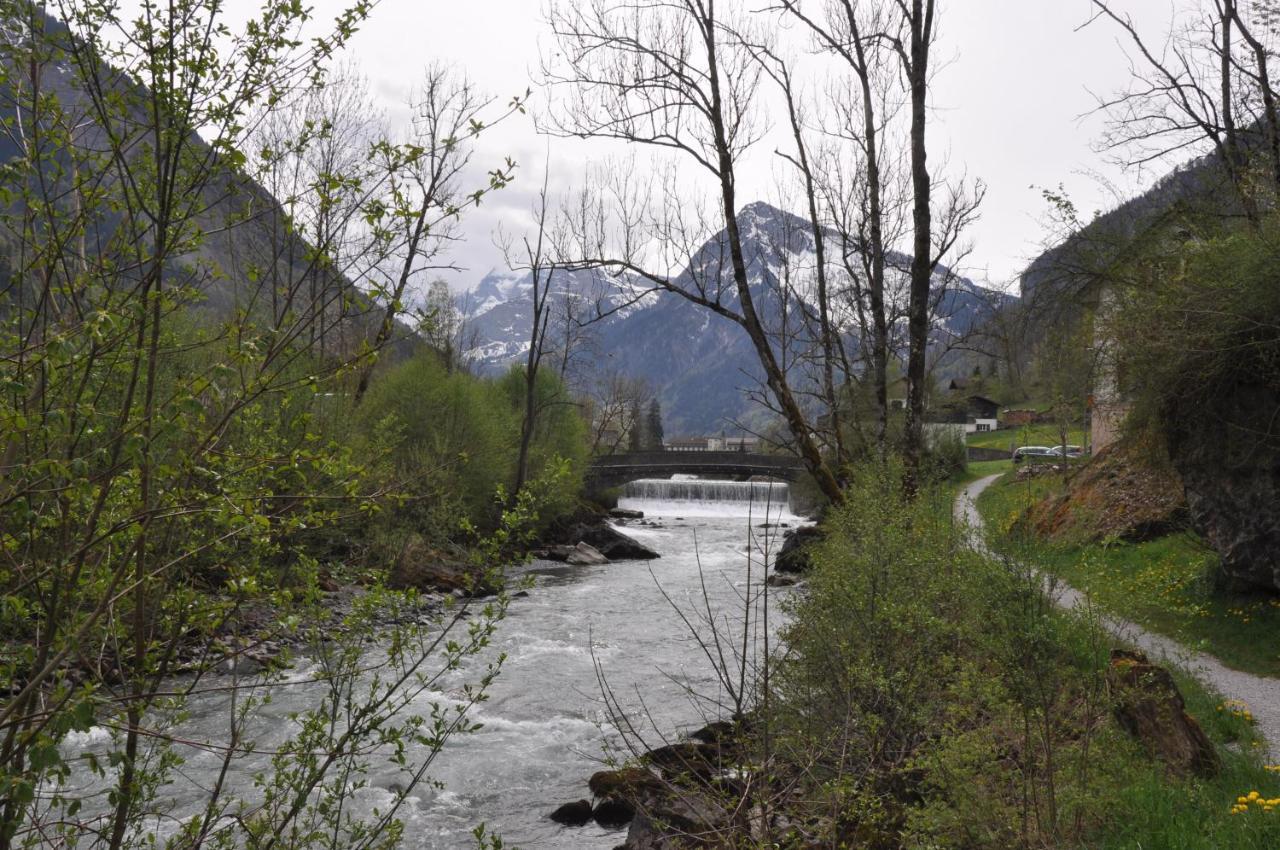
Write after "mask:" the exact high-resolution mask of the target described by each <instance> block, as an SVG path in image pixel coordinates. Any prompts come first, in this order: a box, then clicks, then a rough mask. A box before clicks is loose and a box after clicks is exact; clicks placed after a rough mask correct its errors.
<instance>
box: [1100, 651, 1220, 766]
mask: <svg viewBox="0 0 1280 850" xmlns="http://www.w3.org/2000/svg"><path fill="white" fill-rule="evenodd" d="M1107 688H1108V690H1109V691H1110V694H1111V699H1112V703H1113V705H1114V707H1115V715H1116V720H1117V721H1119V723H1120V725H1121V727H1123V728H1124V729H1125V731H1127V732H1128V733H1129V734H1130V735H1132V736H1133V737H1134V738H1136V739H1137V740H1139V741H1140V742H1142V744H1143V746H1145V747H1146V748H1147V751H1148V752H1149V753H1151V755H1153V756H1154V757H1156V758H1158V759H1160V760H1161V761H1163V762H1164V763H1165V765H1166V766H1167V767H1168V769H1169V772H1170V773H1172V774H1176V775H1179V776H1186V775H1190V774H1195V775H1197V776H1213V775H1214V774H1216V773H1217V772H1218V771H1219V770H1220V769H1221V762H1220V761H1219V760H1218V753H1217V751H1216V750H1215V749H1214V748H1213V742H1212V741H1210V740H1209V736H1208V735H1206V734H1205V732H1204V730H1203V729H1201V728H1200V724H1199V723H1197V722H1196V720H1195V718H1194V717H1192V716H1191V715H1189V714H1187V711H1186V706H1185V704H1184V703H1183V701H1182V693H1181V691H1179V690H1178V685H1177V683H1175V682H1174V681H1173V676H1171V675H1170V674H1169V671H1168V670H1166V669H1165V668H1163V667H1160V666H1159V665H1156V664H1152V663H1151V662H1150V661H1148V660H1147V656H1146V655H1145V654H1143V653H1141V652H1134V651H1130V650H1126V649H1113V650H1112V651H1111V666H1110V667H1109V668H1108V670H1107Z"/></svg>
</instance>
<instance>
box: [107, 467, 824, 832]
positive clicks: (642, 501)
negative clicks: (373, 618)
mask: <svg viewBox="0 0 1280 850" xmlns="http://www.w3.org/2000/svg"><path fill="white" fill-rule="evenodd" d="M620 507H624V508H630V509H635V510H641V511H644V513H645V519H644V520H640V521H638V520H630V521H626V522H623V523H620V527H621V528H622V530H623V531H624V532H625V533H627V534H629V535H632V536H634V537H635V538H636V539H638V540H640V541H641V542H643V543H645V544H647V545H649V546H651V547H652V548H654V549H656V550H657V551H659V552H660V553H661V554H662V557H661V558H659V559H657V560H653V561H620V562H615V563H611V564H608V565H604V566H599V567H568V566H565V565H562V564H553V563H549V562H545V561H542V562H534V563H533V564H531V565H530V566H529V567H527V568H525V569H524V570H522V572H523V573H526V574H528V575H529V576H531V577H532V582H533V583H532V586H531V588H530V589H529V593H528V596H523V597H520V598H516V599H514V600H513V602H512V604H511V607H510V610H509V612H508V615H507V618H506V620H505V621H504V622H502V623H501V624H500V625H499V627H498V633H497V636H496V638H495V641H494V644H495V646H494V647H493V649H494V651H495V652H496V651H502V652H505V653H507V655H508V660H507V662H506V664H505V666H504V667H503V670H502V673H501V675H500V676H499V677H498V679H497V681H496V683H495V684H494V686H493V688H492V690H491V698H490V700H489V701H488V702H486V703H484V704H482V705H481V706H479V707H478V708H477V709H476V710H475V711H474V712H473V714H472V717H473V719H475V720H477V721H479V722H482V723H483V724H484V728H483V729H481V730H480V731H478V732H476V733H474V734H470V735H466V736H460V737H457V738H454V739H452V740H450V741H449V743H448V744H447V745H446V748H445V751H444V752H443V753H442V754H441V756H440V758H439V759H438V760H437V761H436V763H435V765H434V766H433V769H432V770H431V773H430V778H431V779H432V780H437V781H439V782H442V783H444V786H443V788H442V789H437V788H435V787H431V786H429V785H427V784H424V785H422V786H421V787H419V788H418V790H417V791H416V793H415V795H414V797H413V798H412V799H411V800H410V805H408V806H406V807H405V808H404V809H402V810H401V816H402V818H403V819H404V820H405V822H406V829H405V846H406V847H408V848H431V850H436V848H465V847H472V846H474V841H473V839H472V838H471V830H472V829H473V828H474V827H475V826H476V824H478V823H481V822H484V823H485V824H486V825H487V827H488V829H489V830H490V831H491V832H496V833H497V834H500V835H501V836H502V837H503V839H504V840H505V842H506V846H508V847H521V848H524V850H537V849H538V848H610V847H614V846H616V845H618V844H620V843H622V841H623V838H624V835H625V830H623V831H618V830H613V831H609V830H605V829H603V828H601V827H598V826H596V825H594V824H592V825H589V826H586V827H583V828H578V829H574V828H565V827H561V826H558V825H557V824H555V823H553V822H552V821H550V820H549V819H548V817H547V815H548V814H549V813H550V812H551V811H552V810H553V809H555V808H556V807H557V806H559V805H560V804H561V803H565V802H570V801H573V800H577V799H580V798H584V797H589V796H590V794H589V792H588V790H587V785H586V782H587V778H588V777H589V776H590V775H591V774H592V773H593V772H595V771H596V770H600V769H602V763H601V762H602V758H603V756H604V747H605V745H606V743H607V742H616V741H617V740H618V731H617V729H616V728H615V727H614V725H613V723H612V722H611V717H610V714H609V712H608V711H607V710H606V707H605V704H604V701H603V700H602V698H601V689H600V685H599V683H598V681H597V675H596V669H595V664H596V663H598V664H599V666H600V670H601V671H602V673H603V675H604V676H605V677H606V680H607V682H608V685H609V686H610V688H611V689H612V691H613V693H614V695H615V696H616V698H617V699H618V701H619V702H620V703H621V704H622V706H623V707H624V708H625V709H626V710H627V712H628V714H629V716H630V718H631V722H632V723H634V725H635V727H636V728H637V729H639V730H640V731H641V732H643V733H644V734H645V736H646V743H647V745H648V746H656V745H659V744H661V743H663V741H662V738H661V736H666V737H667V740H673V739H674V738H675V737H676V735H677V734H678V733H679V732H681V731H689V730H692V729H694V728H697V727H699V726H701V725H703V724H704V723H706V722H707V721H708V720H712V719H716V717H715V716H714V714H713V713H712V712H711V711H710V709H709V708H708V706H707V705H705V704H699V702H698V701H697V700H695V699H693V698H692V697H691V696H690V694H689V692H688V691H689V690H692V691H695V692H698V693H701V694H703V695H707V696H711V697H717V696H720V695H721V694H720V692H719V687H718V685H717V679H716V677H715V675H714V673H713V671H712V670H711V668H710V666H709V663H708V661H707V659H706V657H705V655H704V654H703V651H702V650H701V648H700V647H699V645H698V643H697V641H695V640H694V639H693V637H692V636H691V635H690V633H689V629H688V627H687V626H686V625H685V624H684V623H683V622H682V620H681V617H680V615H679V614H678V613H677V611H676V610H674V608H673V604H674V605H678V606H679V607H680V608H681V609H682V610H683V611H684V612H685V614H686V616H688V617H689V618H690V619H691V620H694V622H698V618H699V617H705V610H706V608H707V607H708V605H709V607H710V608H711V610H713V611H715V612H717V616H722V617H724V618H726V619H728V620H732V621H733V622H734V624H735V626H734V627H735V628H740V626H738V625H737V623H738V621H739V620H740V618H741V610H742V598H743V597H744V596H746V595H747V593H748V569H750V584H751V588H750V590H751V592H752V593H757V592H758V591H759V590H760V587H761V586H762V584H763V580H764V578H765V571H764V563H763V557H762V554H763V551H764V550H766V549H767V551H768V552H769V553H770V557H771V556H772V554H774V553H776V551H777V549H778V548H779V547H780V546H781V539H782V533H783V531H785V527H784V524H785V526H790V527H794V526H795V525H797V524H798V523H800V522H803V520H800V519H798V518H796V517H794V516H792V515H791V514H790V512H789V511H788V509H787V487H786V485H785V484H776V483H775V484H768V483H739V482H729V481H724V482H720V481H693V480H667V481H639V482H635V483H633V484H631V485H629V486H628V487H627V489H626V491H625V497H624V498H623V499H622V501H621V503H620ZM766 524H768V526H769V527H767V528H766V527H765V525H766ZM749 553H750V558H749V557H748V555H749ZM749 561H750V567H749V566H748V563H749ZM704 586H705V588H706V594H707V601H705V602H704V599H703V595H702V594H703V587H704ZM786 592H788V591H777V592H776V593H786ZM667 597H669V598H670V601H668V598H667ZM700 612H701V613H700ZM771 616H775V615H774V614H771ZM779 619H780V617H779ZM754 631H756V632H757V633H759V632H760V630H759V629H755V630H754ZM480 667H481V663H480V661H479V660H477V661H475V662H474V663H472V664H470V665H469V668H470V669H469V670H467V669H464V670H462V671H459V672H458V673H457V674H456V675H453V676H452V678H451V680H450V682H449V683H448V684H447V685H446V687H444V688H442V689H441V691H440V692H439V693H436V694H434V695H432V696H431V698H430V699H431V700H432V701H437V702H445V703H448V702H450V701H452V700H453V699H454V698H455V697H456V695H457V693H458V690H459V689H460V688H461V687H462V686H463V684H465V683H466V682H469V681H473V680H474V679H475V677H476V670H478V669H480ZM312 698H314V696H308V693H307V692H306V690H305V689H298V688H293V689H281V690H280V691H279V692H278V693H276V694H274V698H273V700H272V702H271V704H270V705H269V706H265V707H263V708H261V709H259V711H260V712H261V714H262V716H261V717H260V718H259V720H260V722H261V724H262V725H261V727H260V728H262V729H264V730H268V731H267V732H266V734H265V737H266V738H267V739H270V738H271V737H272V735H273V734H274V729H275V728H280V729H284V728H287V727H288V725H289V724H288V719H287V718H288V715H289V713H290V712H296V711H299V710H302V709H303V708H305V707H306V705H307V703H306V701H307V700H308V699H312ZM415 708H418V707H417V706H415ZM420 708H421V713H423V714H427V713H428V711H429V705H427V704H424V705H422V706H421V707H420ZM189 709H190V713H191V717H190V720H189V721H187V722H186V723H184V724H183V727H182V730H181V731H182V733H183V735H184V736H186V737H189V738H191V739H204V740H210V741H218V740H220V739H221V737H225V729H226V711H227V704H226V702H225V700H222V699H220V698H215V697H212V696H208V697H200V698H197V699H195V700H193V701H192V703H191V704H190V706H189ZM280 734H283V733H280ZM86 737H92V736H86ZM83 743H90V742H89V741H88V740H86V741H84V742H83ZM184 756H185V757H186V759H187V763H186V764H185V765H184V766H183V768H182V774H183V775H182V777H181V780H182V781H181V782H175V783H174V784H173V785H171V786H168V787H166V788H164V789H162V790H161V792H160V796H161V797H162V798H163V799H164V802H165V806H166V808H168V809H169V810H170V811H169V814H170V816H171V817H172V818H173V819H172V820H169V821H168V823H170V824H174V823H176V822H177V821H178V820H180V819H182V818H183V817H184V816H188V815H189V813H191V812H192V811H194V810H195V809H196V808H197V807H198V806H199V805H200V803H201V801H202V799H203V795H204V794H205V793H206V792H205V791H204V789H206V788H208V787H210V786H211V785H212V783H213V780H214V778H215V773H216V769H217V759H216V758H214V757H204V756H202V755H201V754H199V753H185V754H184ZM395 776H397V774H396V773H395V772H394V771H393V770H391V769H386V770H385V773H381V774H380V773H379V766H378V765H375V768H374V770H373V771H372V772H371V775H370V780H371V786H372V787H371V788H370V789H368V790H367V791H365V792H362V794H361V798H362V799H360V800H359V801H357V803H358V806H359V807H360V808H364V809H366V810H367V809H368V808H370V807H373V806H377V805H380V804H384V803H385V802H386V801H387V800H389V799H390V797H391V793H390V791H389V786H390V783H391V782H392V777H395ZM232 782H240V783H245V782H246V778H245V777H239V778H236V777H232ZM248 792H249V789H247V788H246V793H248ZM162 831H166V830H163V829H162Z"/></svg>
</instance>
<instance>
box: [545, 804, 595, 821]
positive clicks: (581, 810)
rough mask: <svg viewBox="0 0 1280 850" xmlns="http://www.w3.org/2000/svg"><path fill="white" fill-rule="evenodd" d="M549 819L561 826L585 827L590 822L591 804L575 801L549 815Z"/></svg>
mask: <svg viewBox="0 0 1280 850" xmlns="http://www.w3.org/2000/svg"><path fill="white" fill-rule="evenodd" d="M551 819H552V820H553V821H555V822H556V823H558V824H561V825H563V826H586V825H587V823H588V822H589V821H590V820H591V802H590V801H589V800H577V801H575V802H572V803H565V804H564V805H563V806H560V807H559V808H558V809H556V810H555V811H554V812H552V813H551Z"/></svg>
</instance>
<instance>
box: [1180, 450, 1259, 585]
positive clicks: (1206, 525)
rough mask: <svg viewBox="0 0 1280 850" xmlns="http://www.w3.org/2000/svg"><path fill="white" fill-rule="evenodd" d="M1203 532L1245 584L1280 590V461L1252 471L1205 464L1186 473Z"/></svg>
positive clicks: (1191, 503)
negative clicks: (1268, 466)
mask: <svg viewBox="0 0 1280 850" xmlns="http://www.w3.org/2000/svg"><path fill="white" fill-rule="evenodd" d="M1182 481H1183V484H1184V486H1185V487H1186V490H1187V506H1188V508H1190V511H1191V518H1192V522H1193V524H1194V525H1195V528H1196V530H1197V531H1199V532H1200V533H1201V535H1203V537H1204V539H1205V541H1206V542H1208V544H1209V545H1210V546H1212V547H1213V549H1214V551H1216V552H1217V553H1218V554H1219V555H1220V556H1221V557H1222V571H1223V572H1224V573H1225V574H1226V575H1227V576H1229V577H1230V578H1232V579H1235V580H1236V581H1239V582H1243V583H1244V584H1248V585H1253V586H1256V587H1261V588H1265V589H1267V590H1280V464H1275V465H1272V466H1270V468H1267V467H1264V466H1263V467H1258V468H1252V469H1241V468H1237V469H1231V468H1223V467H1212V466H1205V465H1194V466H1188V467H1186V468H1184V469H1183V471H1182Z"/></svg>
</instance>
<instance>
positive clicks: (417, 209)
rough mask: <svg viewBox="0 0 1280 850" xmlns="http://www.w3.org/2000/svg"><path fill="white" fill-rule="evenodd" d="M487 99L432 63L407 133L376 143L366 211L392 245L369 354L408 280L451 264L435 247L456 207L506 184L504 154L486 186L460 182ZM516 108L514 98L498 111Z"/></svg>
mask: <svg viewBox="0 0 1280 850" xmlns="http://www.w3.org/2000/svg"><path fill="white" fill-rule="evenodd" d="M489 105H490V102H489V101H487V100H485V99H483V98H481V97H480V96H479V95H478V94H477V93H476V91H475V89H474V88H473V87H472V85H471V84H470V83H469V82H467V81H466V80H461V79H458V78H457V76H456V74H455V73H454V72H452V71H451V70H450V69H449V68H447V67H446V66H443V65H436V66H433V67H431V68H429V69H428V70H427V72H426V76H425V79H424V80H423V83H422V88H421V90H420V91H419V93H418V94H417V95H416V96H415V99H414V103H413V104H412V108H413V113H414V114H413V135H412V139H411V140H410V141H409V142H406V143H403V144H391V143H384V144H382V145H379V147H378V153H379V155H380V162H381V166H382V168H383V169H384V171H385V174H386V175H387V178H386V186H387V192H386V195H385V198H383V199H382V200H381V202H380V203H379V204H377V205H373V206H372V209H371V213H370V218H371V220H372V221H373V226H374V227H375V229H377V230H378V231H379V232H380V233H381V234H382V235H383V237H384V239H385V240H386V241H387V243H388V245H389V246H390V247H389V250H388V251H387V256H388V262H387V263H386V271H385V272H383V274H382V279H381V280H379V281H378V282H377V284H376V285H375V287H374V293H375V295H376V296H377V297H378V298H379V299H380V301H381V302H382V305H383V310H382V317H381V320H380V322H379V323H378V328H377V332H376V334H375V335H374V343H373V351H374V352H375V354H376V352H378V351H380V350H381V349H382V348H384V347H385V346H386V345H387V343H388V342H390V341H391V338H392V335H393V333H394V331H395V327H396V322H397V319H398V318H399V316H400V315H401V314H402V313H403V312H404V310H405V306H406V303H405V299H406V295H407V293H408V291H409V287H410V284H411V283H413V282H414V281H415V280H417V279H419V278H420V277H421V276H422V275H423V274H427V273H430V272H432V271H439V270H441V269H444V268H452V266H450V265H449V264H448V263H447V262H444V263H442V261H441V259H440V253H441V251H442V250H443V249H444V248H445V247H446V246H448V245H449V244H450V243H451V242H453V241H454V240H456V239H457V233H456V228H455V224H456V221H457V218H458V213H459V212H460V211H461V210H462V209H463V208H465V207H466V206H468V205H471V204H475V203H478V202H479V200H480V198H481V197H482V196H483V195H484V194H485V192H487V191H492V190H495V189H499V188H502V187H503V186H506V185H507V183H509V182H510V180H511V179H512V177H513V173H514V169H515V165H514V163H513V162H512V161H511V160H507V162H506V163H505V165H504V166H503V167H501V168H498V169H496V170H493V171H491V172H489V177H488V185H487V186H486V187H483V188H481V189H477V190H476V191H474V192H471V193H470V194H467V193H465V192H464V191H463V189H462V187H461V185H459V184H460V182H461V177H462V173H463V171H464V169H466V168H467V166H468V165H469V164H470V162H471V154H472V150H471V147H470V142H471V141H472V140H474V138H475V137H476V136H477V135H478V134H479V133H480V132H481V131H482V130H483V129H484V126H485V125H484V123H483V122H482V121H481V120H480V113H481V112H482V110H484V109H485V108H486V107H488V106H489ZM522 109H523V106H522V104H521V101H520V100H519V99H517V100H515V101H513V102H512V103H511V104H510V105H509V106H508V107H507V111H506V113H505V115H504V116H502V117H506V116H508V115H510V114H512V113H513V112H516V111H520V110H522ZM499 120H501V119H499ZM375 365H376V359H374V358H370V360H369V362H368V363H367V364H366V365H365V367H364V368H363V369H362V370H361V372H360V377H359V381H358V383H357V386H356V390H355V399H356V402H357V403H359V401H360V399H361V398H363V396H364V394H365V392H366V391H367V390H368V388H369V382H370V380H371V379H372V377H373V370H374V366H375Z"/></svg>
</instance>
